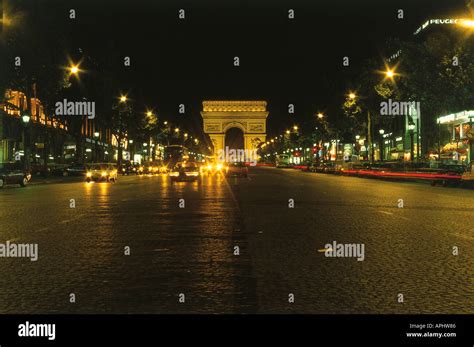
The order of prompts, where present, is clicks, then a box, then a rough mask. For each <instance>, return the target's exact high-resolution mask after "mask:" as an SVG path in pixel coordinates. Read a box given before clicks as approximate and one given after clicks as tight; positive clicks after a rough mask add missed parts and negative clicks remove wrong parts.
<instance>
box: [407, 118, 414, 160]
mask: <svg viewBox="0 0 474 347" xmlns="http://www.w3.org/2000/svg"><path fill="white" fill-rule="evenodd" d="M408 130H409V131H410V160H411V161H413V160H414V153H413V146H414V143H413V142H414V141H413V130H415V123H413V122H412V123H410V124H408Z"/></svg>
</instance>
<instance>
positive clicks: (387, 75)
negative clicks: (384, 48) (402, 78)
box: [385, 68, 395, 80]
mask: <svg viewBox="0 0 474 347" xmlns="http://www.w3.org/2000/svg"><path fill="white" fill-rule="evenodd" d="M394 76H395V71H394V70H393V69H390V68H387V70H386V71H385V78H388V79H391V80H393V77H394Z"/></svg>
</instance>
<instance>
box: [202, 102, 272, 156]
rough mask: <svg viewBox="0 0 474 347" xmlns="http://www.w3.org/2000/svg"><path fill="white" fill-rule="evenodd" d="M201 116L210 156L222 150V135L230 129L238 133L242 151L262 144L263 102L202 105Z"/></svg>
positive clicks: (265, 117)
mask: <svg viewBox="0 0 474 347" xmlns="http://www.w3.org/2000/svg"><path fill="white" fill-rule="evenodd" d="M201 116H202V119H203V126H204V133H206V134H207V135H209V138H210V139H211V141H212V144H213V151H214V155H217V154H218V153H219V151H220V150H224V146H225V134H226V132H227V130H229V129H231V128H239V129H240V130H242V132H243V134H244V149H245V150H246V151H252V150H256V149H257V146H258V144H259V143H260V142H265V141H266V131H267V125H266V121H267V117H268V111H267V102H266V101H261V100H260V101H203V103H202V111H201Z"/></svg>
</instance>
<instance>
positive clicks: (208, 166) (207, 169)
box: [201, 161, 225, 175]
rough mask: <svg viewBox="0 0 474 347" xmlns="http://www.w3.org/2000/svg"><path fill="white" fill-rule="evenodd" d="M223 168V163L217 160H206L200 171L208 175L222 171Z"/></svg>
mask: <svg viewBox="0 0 474 347" xmlns="http://www.w3.org/2000/svg"><path fill="white" fill-rule="evenodd" d="M224 170H225V165H224V164H223V163H219V162H213V161H208V162H207V163H205V164H204V165H202V167H201V172H202V173H207V174H209V175H212V174H218V173H222V172H223V171H224Z"/></svg>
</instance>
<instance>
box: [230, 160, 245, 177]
mask: <svg viewBox="0 0 474 347" xmlns="http://www.w3.org/2000/svg"><path fill="white" fill-rule="evenodd" d="M248 172H249V170H248V168H247V166H246V165H245V163H243V162H237V161H236V162H233V163H228V164H227V165H226V166H225V175H226V176H240V177H247V176H248Z"/></svg>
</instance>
